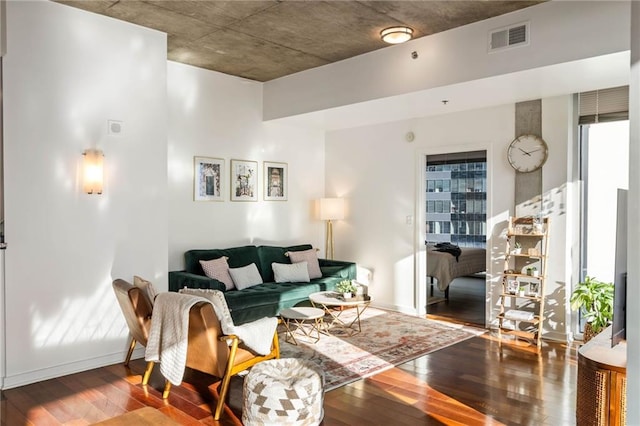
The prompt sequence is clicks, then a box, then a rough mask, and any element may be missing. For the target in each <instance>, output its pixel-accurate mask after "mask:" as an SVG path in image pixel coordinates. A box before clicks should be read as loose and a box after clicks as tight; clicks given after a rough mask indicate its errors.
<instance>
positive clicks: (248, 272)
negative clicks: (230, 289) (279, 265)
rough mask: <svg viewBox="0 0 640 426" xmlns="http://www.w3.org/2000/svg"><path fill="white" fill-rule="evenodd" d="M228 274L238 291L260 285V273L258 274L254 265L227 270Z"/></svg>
mask: <svg viewBox="0 0 640 426" xmlns="http://www.w3.org/2000/svg"><path fill="white" fill-rule="evenodd" d="M229 273H230V274H231V278H232V279H233V283H234V284H235V286H236V288H237V289H238V290H243V289H245V288H249V287H252V286H254V285H257V284H262V277H261V276H260V272H258V267H257V266H256V264H255V263H252V264H250V265H247V266H243V267H241V268H229Z"/></svg>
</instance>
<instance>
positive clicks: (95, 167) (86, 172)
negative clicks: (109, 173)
mask: <svg viewBox="0 0 640 426" xmlns="http://www.w3.org/2000/svg"><path fill="white" fill-rule="evenodd" d="M82 156H83V158H82V169H83V182H82V189H83V191H84V192H86V193H87V194H102V185H103V181H104V154H103V153H102V151H100V150H99V149H87V150H86V151H84V152H83V153H82Z"/></svg>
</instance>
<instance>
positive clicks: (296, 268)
mask: <svg viewBox="0 0 640 426" xmlns="http://www.w3.org/2000/svg"><path fill="white" fill-rule="evenodd" d="M271 268H273V276H274V278H275V280H276V282H277V283H308V282H309V270H308V269H307V262H300V263H291V264H287V263H275V262H274V263H272V264H271Z"/></svg>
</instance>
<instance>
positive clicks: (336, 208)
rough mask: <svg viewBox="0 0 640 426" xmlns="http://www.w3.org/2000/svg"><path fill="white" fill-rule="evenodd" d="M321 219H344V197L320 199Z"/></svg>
mask: <svg viewBox="0 0 640 426" xmlns="http://www.w3.org/2000/svg"><path fill="white" fill-rule="evenodd" d="M320 219H321V220H342V219H344V199H343V198H321V199H320Z"/></svg>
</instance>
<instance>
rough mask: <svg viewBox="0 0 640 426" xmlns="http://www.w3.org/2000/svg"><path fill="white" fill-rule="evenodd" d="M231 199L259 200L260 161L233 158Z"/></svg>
mask: <svg viewBox="0 0 640 426" xmlns="http://www.w3.org/2000/svg"><path fill="white" fill-rule="evenodd" d="M231 201H258V162H257V161H247V160H231Z"/></svg>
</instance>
